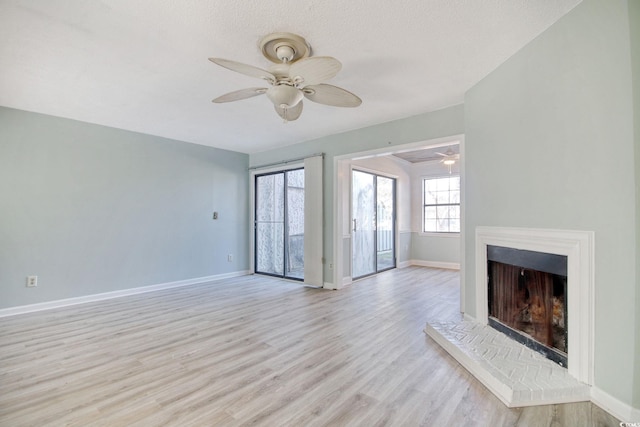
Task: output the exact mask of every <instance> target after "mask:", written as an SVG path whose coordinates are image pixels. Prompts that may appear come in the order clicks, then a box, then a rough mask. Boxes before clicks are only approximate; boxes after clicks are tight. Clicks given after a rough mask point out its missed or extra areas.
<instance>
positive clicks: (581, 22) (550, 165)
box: [465, 0, 639, 404]
mask: <svg viewBox="0 0 640 427" xmlns="http://www.w3.org/2000/svg"><path fill="white" fill-rule="evenodd" d="M629 52H630V45H629V16H628V8H627V2H626V1H622V0H615V1H613V0H584V1H583V2H582V3H580V4H579V5H578V6H577V7H576V8H575V9H573V10H572V11H571V12H569V13H568V14H567V15H566V16H564V17H563V18H561V19H560V20H559V21H558V22H557V23H555V24H554V25H553V26H552V27H550V28H549V29H548V30H546V31H545V32H544V33H542V34H541V35H540V36H539V37H537V38H536V39H535V40H534V41H532V42H531V43H530V44H529V45H527V46H526V47H524V48H523V49H522V50H521V51H520V52H518V53H517V54H516V55H514V56H513V57H511V58H510V59H509V60H507V61H506V62H505V63H504V64H502V65H501V66H500V67H498V68H497V69H496V70H495V71H493V72H492V73H491V74H489V75H488V76H487V77H486V78H485V79H483V80H482V81H481V82H480V83H478V84H477V85H476V86H474V87H473V88H472V89H471V90H469V91H468V92H467V94H466V96H465V141H466V145H465V164H466V169H465V173H466V174H465V179H466V226H465V231H466V242H465V243H466V267H467V271H468V272H471V274H467V276H466V282H465V293H466V307H467V310H468V312H469V313H470V314H472V315H473V314H475V313H474V305H473V303H472V301H473V300H474V298H475V284H474V281H475V277H474V275H473V274H472V272H473V271H474V266H475V253H474V250H475V235H474V233H475V229H476V227H477V226H480V225H483V226H512V227H530V228H553V229H582V230H593V231H595V234H596V240H595V251H596V253H595V259H596V265H595V274H596V283H595V287H596V289H595V316H596V318H595V325H596V326H595V327H596V330H595V385H596V386H597V387H598V388H600V389H601V390H604V391H605V392H606V393H609V394H610V395H612V396H614V397H616V398H618V399H620V400H621V401H623V402H625V403H627V404H631V403H632V395H633V389H634V384H633V381H634V376H633V372H634V365H635V363H637V359H638V358H639V357H638V356H637V353H635V350H636V348H637V347H636V345H635V343H634V341H635V340H634V336H635V334H636V331H635V326H634V322H633V321H630V319H632V318H633V316H631V315H630V314H631V313H635V312H636V310H637V305H636V303H635V301H636V293H635V287H636V283H637V281H636V276H635V274H636V266H635V260H636V242H635V237H636V225H637V222H636V221H637V220H636V218H635V209H636V202H635V196H636V193H635V191H634V186H633V183H634V182H635V181H634V179H635V177H634V166H635V165H634V142H633V116H632V111H633V110H632V98H631V64H630V54H629ZM636 323H637V322H636ZM635 387H636V388H637V385H636V386H635Z"/></svg>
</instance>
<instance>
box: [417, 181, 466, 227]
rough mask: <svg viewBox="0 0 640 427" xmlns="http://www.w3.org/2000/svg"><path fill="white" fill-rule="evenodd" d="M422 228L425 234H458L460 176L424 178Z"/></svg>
mask: <svg viewBox="0 0 640 427" xmlns="http://www.w3.org/2000/svg"><path fill="white" fill-rule="evenodd" d="M422 188H423V201H424V202H423V213H422V218H423V226H422V231H423V232H425V233H459V232H460V176H451V175H449V176H446V177H439V178H424V179H423V180H422Z"/></svg>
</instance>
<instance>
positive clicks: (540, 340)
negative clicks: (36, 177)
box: [487, 245, 568, 367]
mask: <svg viewBox="0 0 640 427" xmlns="http://www.w3.org/2000/svg"><path fill="white" fill-rule="evenodd" d="M487 273H488V283H487V286H488V310H489V312H488V315H489V317H488V324H489V325H490V326H491V327H493V328H495V329H497V330H498V331H500V332H503V333H504V334H506V335H508V336H509V337H511V338H513V339H515V340H516V341H518V342H520V343H522V344H524V345H526V346H527V347H529V348H531V349H532V350H535V351H537V352H538V353H541V354H543V355H544V356H545V357H546V358H547V359H550V360H552V361H554V362H556V363H558V364H559V365H560V366H563V367H566V366H567V348H568V347H567V339H568V333H567V324H568V319H567V257H566V256H563V255H557V254H549V253H542V252H534V251H528V250H521V249H514V248H507V247H502V246H493V245H487Z"/></svg>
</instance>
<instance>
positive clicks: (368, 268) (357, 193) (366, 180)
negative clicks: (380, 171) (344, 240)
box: [351, 170, 376, 278]
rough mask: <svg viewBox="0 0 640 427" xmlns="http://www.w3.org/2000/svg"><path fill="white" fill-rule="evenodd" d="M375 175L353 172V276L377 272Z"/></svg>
mask: <svg viewBox="0 0 640 427" xmlns="http://www.w3.org/2000/svg"><path fill="white" fill-rule="evenodd" d="M374 183H375V175H372V174H370V173H366V172H360V171H356V170H354V171H353V173H352V193H351V194H352V196H351V197H352V212H353V218H352V224H351V226H352V230H353V231H352V237H351V238H352V254H353V256H352V272H351V274H352V276H353V277H354V278H357V277H362V276H366V275H368V274H373V273H375V272H376V259H375V253H376V246H375V244H376V242H375V241H376V235H375V218H374V217H375V212H376V211H375V194H374V191H375V187H374Z"/></svg>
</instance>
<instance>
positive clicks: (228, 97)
mask: <svg viewBox="0 0 640 427" xmlns="http://www.w3.org/2000/svg"><path fill="white" fill-rule="evenodd" d="M266 91H267V88H266V87H251V88H248V89H240V90H236V91H234V92H229V93H225V94H224V95H221V96H219V97H217V98H216V99H214V100H213V101H211V102H215V103H216V104H220V103H222V102H232V101H240V100H241V99H247V98H252V97H254V96H258V95H262V94H263V93H265V92H266Z"/></svg>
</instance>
